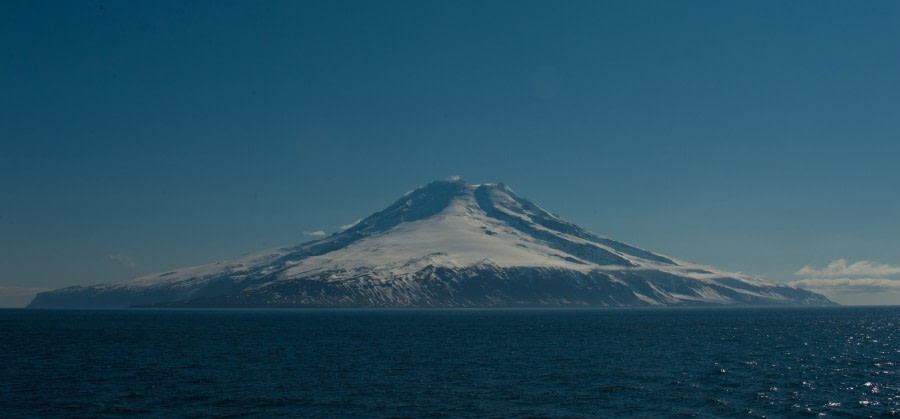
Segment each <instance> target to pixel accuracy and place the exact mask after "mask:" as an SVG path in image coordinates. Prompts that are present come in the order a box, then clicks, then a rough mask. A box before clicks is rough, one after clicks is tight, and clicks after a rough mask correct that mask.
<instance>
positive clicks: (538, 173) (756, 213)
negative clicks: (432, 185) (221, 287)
mask: <svg viewBox="0 0 900 419" xmlns="http://www.w3.org/2000/svg"><path fill="white" fill-rule="evenodd" d="M898 20H900V2H893V1H869V2H864V3H859V2H850V1H842V2H832V1H792V2H781V1H744V2H736V1H729V2H723V1H684V2H671V1H622V2H600V1H584V2H577V1H567V2H562V3H560V2H549V1H542V2H528V1H506V2H500V1H496V2H484V1H473V2H465V1H463V2H423V1H380V2H376V1H354V2H349V1H330V2H301V1H284V2H278V1H266V2H250V1H241V2H238V1H192V2H182V1H179V2H166V1H152V2H151V1H128V2H125V1H121V2H116V1H113V2H110V1H90V2H84V1H58V2H53V1H47V2H33V1H9V0H8V1H4V2H2V3H0V192H2V194H0V200H2V205H0V306H3V305H16V304H21V303H20V302H21V301H26V302H27V298H29V297H28V296H29V295H33V293H34V292H35V291H37V290H38V289H46V288H58V287H63V286H68V285H76V284H79V285H88V284H94V283H99V282H108V281H115V280H122V279H129V278H133V277H136V276H139V275H142V274H147V273H152V272H158V271H165V270H168V269H172V268H177V267H182V266H190V265H196V264H202V263H208V262H213V261H217V260H221V259H226V258H230V257H234V256H238V255H241V254H244V253H247V252H251V251H256V250H261V249H265V248H270V247H277V246H283V245H290V244H296V243H300V242H303V241H306V240H309V239H311V238H313V236H310V235H308V234H307V233H308V232H317V231H322V232H325V233H331V232H334V231H337V230H338V229H339V226H341V225H345V224H348V223H350V222H353V221H354V220H356V219H359V218H363V217H365V216H367V215H369V214H371V213H373V212H375V211H378V210H380V209H383V208H384V207H386V206H387V205H389V204H390V203H391V202H393V201H394V200H396V199H397V198H399V196H400V195H401V194H403V193H404V192H406V191H407V190H409V189H412V188H414V187H416V186H418V185H422V184H425V183H428V182H430V181H432V180H435V179H442V178H447V177H449V176H452V175H458V176H461V177H463V178H464V179H466V180H468V181H470V182H473V183H479V182H500V181H502V182H505V183H507V184H508V185H510V186H511V187H512V188H513V189H514V190H515V191H516V192H517V193H518V194H519V195H521V196H523V197H525V198H528V199H530V200H532V201H534V202H536V203H538V204H539V205H541V206H543V207H545V208H547V209H549V210H551V211H553V212H555V213H557V214H559V215H561V216H562V217H564V218H566V219H568V220H570V221H572V222H574V223H576V224H578V225H581V226H583V227H585V228H587V229H589V230H592V231H594V232H597V233H599V234H603V235H608V236H610V237H613V238H616V239H618V240H622V241H625V242H627V243H630V244H633V245H636V246H639V247H643V248H646V249H650V250H653V251H656V252H659V253H663V254H666V255H671V256H673V257H677V258H680V259H685V260H689V261H693V262H697V263H703V264H708V265H712V266H716V267H718V268H721V269H725V270H731V271H740V272H743V273H748V274H753V275H759V276H761V277H764V278H766V279H769V280H772V281H775V282H791V281H802V284H803V285H805V286H807V287H811V288H813V289H815V290H817V291H822V292H826V293H828V295H829V296H831V297H834V298H835V300H837V301H839V302H843V303H851V304H862V303H872V304H875V303H877V304H900V269H897V268H896V267H897V266H900V240H898V238H900V221H898V220H900V217H898V215H900V193H898V192H897V190H898V183H900V182H898V181H900V165H898V156H900V77H898V75H900V25H897V22H898Z"/></svg>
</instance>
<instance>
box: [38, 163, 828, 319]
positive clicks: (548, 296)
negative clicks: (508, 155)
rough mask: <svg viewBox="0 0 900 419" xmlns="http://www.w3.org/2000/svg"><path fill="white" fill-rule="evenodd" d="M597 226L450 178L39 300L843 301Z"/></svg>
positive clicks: (228, 303) (285, 303)
mask: <svg viewBox="0 0 900 419" xmlns="http://www.w3.org/2000/svg"><path fill="white" fill-rule="evenodd" d="M832 304H834V303H832V302H831V301H829V300H828V299H827V298H825V297H824V296H822V295H820V294H816V293H813V292H810V291H807V290H804V289H800V288H795V287H791V286H787V285H781V284H774V283H770V282H765V281H761V280H759V279H755V278H751V277H747V276H745V275H741V274H735V273H728V272H724V271H720V270H717V269H715V268H712V267H708V266H703V265H697V264H694V263H689V262H685V261H681V260H677V259H675V258H671V257H667V256H663V255H661V254H658V253H653V252H650V251H647V250H643V249H639V248H637V247H634V246H631V245H628V244H625V243H622V242H619V241H616V240H612V239H610V238H606V237H603V236H599V235H596V234H594V233H591V232H589V231H586V230H584V229H582V228H580V227H578V226H576V225H574V224H572V223H570V222H567V221H565V220H563V219H562V218H560V217H559V216H556V215H554V214H552V213H550V212H548V211H546V210H544V209H543V208H541V207H539V206H537V205H535V204H534V203H532V202H530V201H528V200H526V199H523V198H521V197H519V196H517V195H516V194H515V193H514V192H513V191H512V190H511V189H510V188H509V187H507V186H505V185H504V184H502V183H496V184H494V183H484V184H469V183H466V182H465V181H463V180H459V179H452V180H441V181H436V182H432V183H430V184H428V185H425V186H422V187H419V188H417V189H415V190H413V191H410V192H407V193H406V194H405V195H403V197H401V198H400V199H399V200H398V201H397V202H395V203H394V204H393V205H391V206H389V207H387V208H386V209H385V210H383V211H381V212H378V213H375V214H373V215H371V216H369V217H368V218H366V219H364V220H362V221H360V222H359V223H357V224H356V225H354V226H353V227H351V228H349V229H346V230H344V231H342V232H340V233H335V234H332V235H331V236H329V237H325V238H322V239H319V240H313V241H309V242H306V243H303V244H300V245H297V246H293V247H285V248H278V249H272V250H267V251H263V252H259V253H254V254H250V255H246V256H243V257H240V258H237V259H233V260H228V261H222V262H218V263H213V264H210V265H204V266H198V267H191V268H184V269H177V270H173V271H170V272H164V273H159V274H153V275H148V276H144V277H140V278H136V279H132V280H128V281H122V282H116V283H109V284H100V285H93V286H73V287H68V288H62V289H59V290H55V291H49V292H44V293H40V294H38V295H37V296H36V297H35V298H34V300H33V301H32V302H31V304H30V305H29V307H33V308H63V307H94V308H99V307H321V308H325V307H624V306H711V305H753V306H771V305H832Z"/></svg>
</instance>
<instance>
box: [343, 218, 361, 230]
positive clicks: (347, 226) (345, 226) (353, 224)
mask: <svg viewBox="0 0 900 419" xmlns="http://www.w3.org/2000/svg"><path fill="white" fill-rule="evenodd" d="M360 221H362V218H360V219H358V220H356V221H354V222H352V223H350V224H344V225H342V226H340V227H339V228H340V229H341V230H346V229H348V228H351V227H353V226H355V225H357V224H359V222H360Z"/></svg>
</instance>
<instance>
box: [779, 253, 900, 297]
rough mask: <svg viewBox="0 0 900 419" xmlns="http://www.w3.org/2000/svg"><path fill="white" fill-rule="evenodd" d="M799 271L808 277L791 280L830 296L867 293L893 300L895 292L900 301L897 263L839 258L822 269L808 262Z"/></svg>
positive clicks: (794, 284)
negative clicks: (895, 264)
mask: <svg viewBox="0 0 900 419" xmlns="http://www.w3.org/2000/svg"><path fill="white" fill-rule="evenodd" d="M795 275H797V276H800V277H805V278H804V279H799V280H796V281H792V282H789V283H788V284H790V285H793V286H797V287H800V288H806V289H808V290H812V291H815V292H819V293H822V294H825V295H828V296H830V297H841V296H849V295H862V294H866V295H869V296H880V297H886V298H887V299H888V300H891V299H892V298H893V297H892V296H896V297H897V302H898V303H900V267H897V266H891V265H886V264H883V263H877V262H871V261H867V260H861V261H858V262H852V263H851V262H847V260H846V259H838V260H835V261H833V262H831V263H829V264H828V265H826V266H825V267H824V268H821V269H820V268H816V267H814V266H810V265H806V266H804V267H803V268H801V269H800V270H799V271H797V272H796V273H795ZM866 298H869V297H866ZM861 301H865V300H861Z"/></svg>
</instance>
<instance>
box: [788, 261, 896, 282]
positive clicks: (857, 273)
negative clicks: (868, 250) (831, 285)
mask: <svg viewBox="0 0 900 419" xmlns="http://www.w3.org/2000/svg"><path fill="white" fill-rule="evenodd" d="M796 275H797V276H805V277H811V278H853V277H860V278H862V277H868V278H878V277H888V276H894V275H900V266H891V265H885V264H881V263H875V262H870V261H867V260H861V261H858V262H853V263H850V264H848V263H847V260H846V259H838V260H836V261H834V262H831V263H829V264H828V266H826V267H824V268H822V269H818V268H815V267H813V266H810V265H806V266H804V267H803V268H801V269H800V270H799V271H797V273H796Z"/></svg>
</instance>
